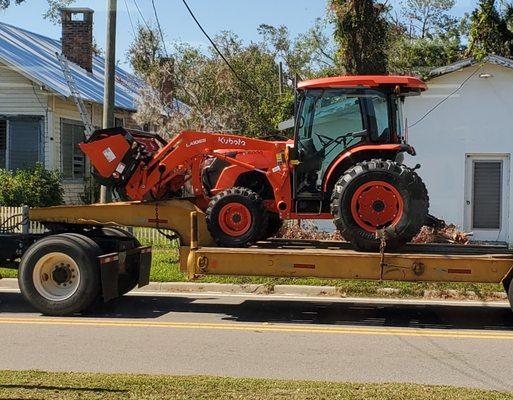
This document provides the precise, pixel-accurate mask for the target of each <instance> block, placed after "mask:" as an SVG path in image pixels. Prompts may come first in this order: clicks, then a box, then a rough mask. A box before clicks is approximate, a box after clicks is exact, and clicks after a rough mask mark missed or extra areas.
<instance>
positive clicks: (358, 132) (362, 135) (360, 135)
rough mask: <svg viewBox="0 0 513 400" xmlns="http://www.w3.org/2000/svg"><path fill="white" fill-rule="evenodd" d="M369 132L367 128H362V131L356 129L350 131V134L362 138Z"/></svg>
mask: <svg viewBox="0 0 513 400" xmlns="http://www.w3.org/2000/svg"><path fill="white" fill-rule="evenodd" d="M368 135H369V133H368V132H367V129H364V130H363V131H356V132H353V133H351V136H352V137H354V138H364V137H367V136H368Z"/></svg>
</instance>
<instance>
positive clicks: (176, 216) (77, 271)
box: [0, 200, 513, 316]
mask: <svg viewBox="0 0 513 400" xmlns="http://www.w3.org/2000/svg"><path fill="white" fill-rule="evenodd" d="M155 207H158V220H157V218H156V217H155ZM29 216H30V219H31V220H33V221H39V222H42V223H44V224H45V226H46V227H47V228H48V232H47V233H44V234H38V235H34V234H14V233H5V234H0V262H1V265H6V264H7V265H10V266H11V267H13V268H18V269H19V274H18V276H19V278H18V279H19V284H20V289H21V292H22V294H23V296H24V297H25V298H26V299H27V301H28V302H29V303H31V304H32V305H33V306H34V307H35V308H36V309H38V310H39V311H41V312H42V313H44V314H47V315H55V316H58V315H69V314H73V313H78V312H81V311H84V310H85V309H87V308H88V307H90V306H91V304H93V303H94V302H96V301H99V300H101V301H109V300H112V299H114V298H116V297H119V296H122V295H123V294H125V293H127V292H128V291H130V290H132V289H134V288H135V287H136V286H139V287H141V286H144V285H146V284H148V282H149V275H150V267H151V248H150V247H147V246H141V245H140V243H138V241H137V239H136V238H135V237H133V236H132V235H131V234H129V233H128V232H127V231H126V230H124V229H122V228H119V227H121V226H123V227H129V226H132V227H152V228H155V227H160V228H162V229H170V230H172V231H174V232H175V233H176V235H177V236H178V237H179V240H180V249H179V253H180V266H181V269H182V271H184V272H187V275H188V277H189V278H190V279H194V278H195V277H196V276H198V275H247V276H273V277H318V278H332V279H368V280H369V279H370V280H381V279H383V280H395V281H429V282H473V283H502V284H503V285H504V288H505V290H506V291H507V292H508V295H509V299H510V302H511V303H512V304H513V284H512V283H511V282H512V278H513V252H512V251H510V250H509V249H508V248H507V247H505V246H504V247H503V246H459V245H406V246H405V247H403V248H401V251H400V252H394V253H384V254H379V253H361V252H356V251H354V250H352V249H351V248H350V246H349V245H347V244H345V243H339V242H317V241H305V240H295V241H290V240H267V241H263V242H259V243H257V244H256V245H254V246H252V247H249V248H224V247H217V246H215V245H214V240H213V238H212V237H211V235H210V233H209V231H208V229H207V224H206V220H205V214H204V213H203V212H202V211H201V210H200V209H199V208H197V207H196V206H195V205H194V204H192V203H191V202H189V201H187V200H170V201H165V202H160V203H158V204H155V203H140V202H128V203H113V204H102V205H89V206H61V207H51V208H45V209H33V210H30V213H29Z"/></svg>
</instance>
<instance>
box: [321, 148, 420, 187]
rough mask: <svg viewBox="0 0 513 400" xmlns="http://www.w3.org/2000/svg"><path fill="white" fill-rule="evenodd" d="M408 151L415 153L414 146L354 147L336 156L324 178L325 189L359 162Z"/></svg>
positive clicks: (390, 157)
mask: <svg viewBox="0 0 513 400" xmlns="http://www.w3.org/2000/svg"><path fill="white" fill-rule="evenodd" d="M402 152H407V153H408V154H411V155H415V150H414V149H413V147H412V146H410V145H408V144H402V143H394V144H364V145H361V146H357V147H354V148H352V149H349V150H348V151H346V152H344V153H343V154H341V155H340V156H339V157H337V158H335V159H334V160H333V162H332V163H331V164H330V166H329V167H328V169H327V170H326V173H325V174H324V178H323V185H322V187H323V191H324V192H327V191H328V190H329V188H330V187H332V186H333V185H334V184H335V182H336V181H337V179H338V178H339V177H340V176H341V175H342V174H343V173H344V172H345V171H346V170H347V169H349V168H350V167H351V166H353V165H354V164H356V163H357V162H360V161H364V160H370V159H372V158H384V159H394V158H395V156H396V155H397V154H398V153H402Z"/></svg>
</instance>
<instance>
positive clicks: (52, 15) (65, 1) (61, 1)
mask: <svg viewBox="0 0 513 400" xmlns="http://www.w3.org/2000/svg"><path fill="white" fill-rule="evenodd" d="M26 1H27V0H14V1H13V0H0V9H3V10H5V9H6V8H8V7H10V6H11V5H13V4H15V5H19V4H22V3H25V2H26ZM47 2H48V10H47V11H46V12H45V14H44V17H45V18H48V19H50V20H51V21H53V22H57V21H58V20H59V18H60V13H59V9H60V8H62V7H67V6H69V5H70V4H73V3H74V2H75V0H47Z"/></svg>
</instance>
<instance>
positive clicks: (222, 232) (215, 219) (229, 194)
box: [206, 187, 268, 247]
mask: <svg viewBox="0 0 513 400" xmlns="http://www.w3.org/2000/svg"><path fill="white" fill-rule="evenodd" d="M206 214H207V218H206V219H207V228H208V230H209V231H210V234H211V235H212V238H213V239H214V240H215V242H216V243H217V245H218V246H221V247H247V246H250V245H252V244H253V243H256V242H258V241H259V240H260V239H261V237H262V232H266V230H267V223H268V217H267V212H266V210H265V208H264V203H263V200H262V198H261V197H260V196H259V195H258V194H257V193H255V192H253V191H252V190H250V189H246V188H243V187H235V188H231V189H227V190H224V191H223V192H221V193H219V194H218V195H217V196H215V197H214V198H213V199H212V200H211V201H210V204H209V205H208V208H207V211H206Z"/></svg>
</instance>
